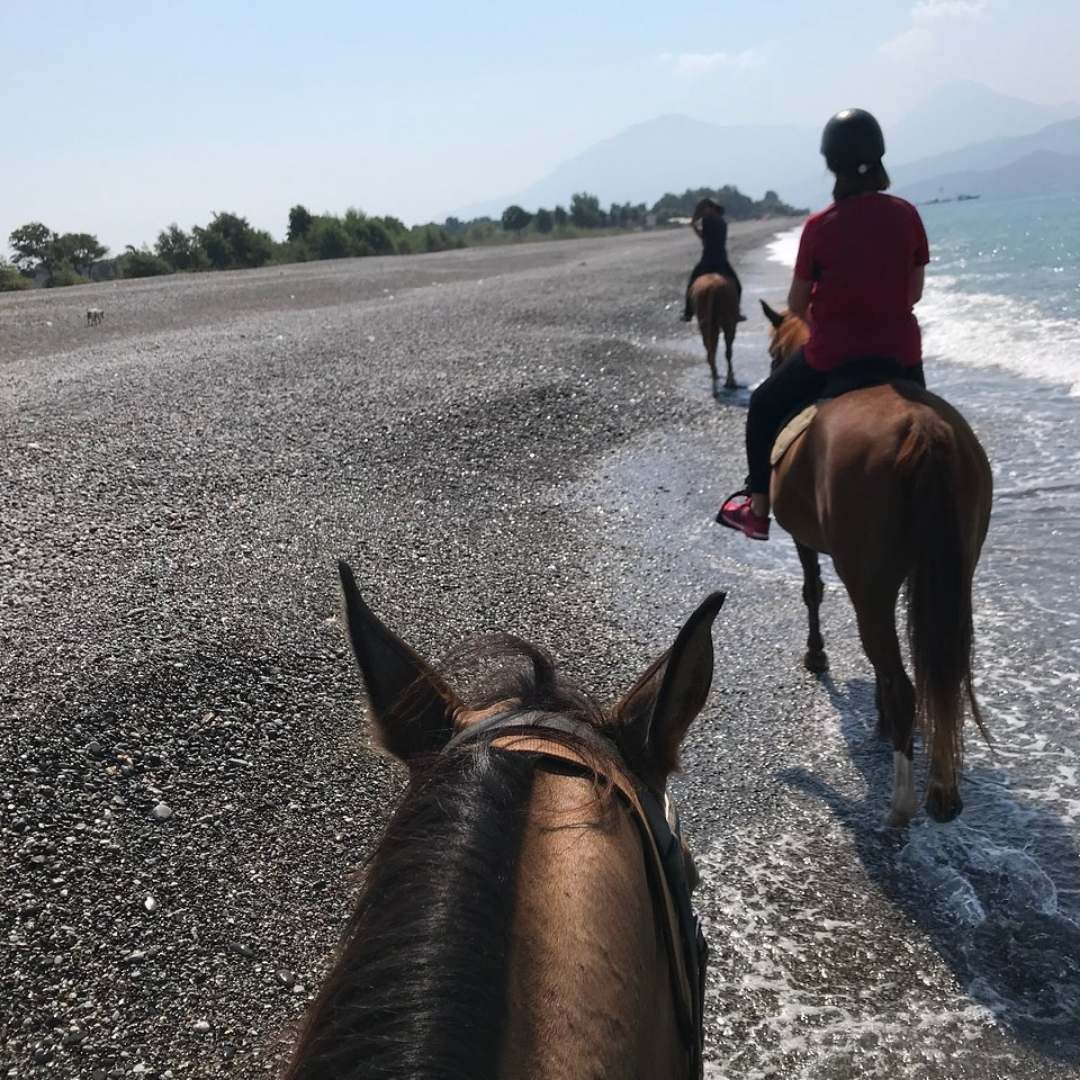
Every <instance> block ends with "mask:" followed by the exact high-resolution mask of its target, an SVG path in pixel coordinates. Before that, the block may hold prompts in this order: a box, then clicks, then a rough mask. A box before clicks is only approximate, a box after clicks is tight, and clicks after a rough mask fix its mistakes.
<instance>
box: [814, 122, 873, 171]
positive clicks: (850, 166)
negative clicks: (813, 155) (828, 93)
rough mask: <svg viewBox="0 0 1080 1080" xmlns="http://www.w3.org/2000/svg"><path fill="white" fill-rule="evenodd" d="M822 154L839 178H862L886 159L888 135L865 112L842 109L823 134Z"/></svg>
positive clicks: (827, 125) (826, 126)
mask: <svg viewBox="0 0 1080 1080" xmlns="http://www.w3.org/2000/svg"><path fill="white" fill-rule="evenodd" d="M821 152H822V154H824V155H825V164H826V165H828V166H829V168H830V169H831V170H832V171H833V172H834V173H836V174H837V175H853V174H854V175H858V176H862V175H863V174H864V173H867V172H869V171H870V169H872V168H873V167H874V166H875V165H877V164H878V163H879V162H880V161H881V159H882V158H883V157H884V156H885V136H884V135H883V134H882V132H881V125H880V124H879V123H878V122H877V121H876V120H875V119H874V117H873V116H872V115H871V114H870V113H868V112H867V111H866V110H865V109H842V110H841V111H840V112H838V113H837V114H836V115H835V116H834V117H833V118H832V119H831V120H830V121H829V122H828V123H827V124H826V125H825V130H824V131H823V132H822V133H821Z"/></svg>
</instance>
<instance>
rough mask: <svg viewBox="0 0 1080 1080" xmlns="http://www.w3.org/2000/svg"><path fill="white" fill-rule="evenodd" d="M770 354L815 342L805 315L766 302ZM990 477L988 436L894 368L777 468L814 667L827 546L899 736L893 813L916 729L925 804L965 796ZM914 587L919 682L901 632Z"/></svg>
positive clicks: (936, 812)
mask: <svg viewBox="0 0 1080 1080" xmlns="http://www.w3.org/2000/svg"><path fill="white" fill-rule="evenodd" d="M762 308H763V310H764V312H765V315H766V317H767V318H768V320H769V322H770V323H771V324H772V328H773V329H772V337H771V340H770V343H769V353H770V355H771V356H772V359H773V367H774V368H775V367H776V365H777V364H780V363H783V362H784V361H785V360H786V359H787V358H788V357H789V356H790V355H791V354H792V353H793V352H795V350H796V349H798V348H800V347H801V346H802V345H804V344H805V343H806V340H807V338H808V336H809V331H808V329H807V326H806V324H805V322H803V320H802V319H800V318H798V317H797V316H794V315H792V314H790V313H788V312H784V313H780V312H777V311H774V310H773V309H772V308H770V307H769V306H768V304H765V303H764V302H762ZM992 492H993V481H992V476H991V472H990V465H989V462H988V461H987V460H986V454H985V452H984V451H983V448H982V446H981V445H980V443H979V440H978V439H977V438H976V437H975V434H974V432H972V430H971V428H970V427H969V426H968V424H967V422H966V421H965V420H964V418H963V417H962V416H961V415H960V414H959V413H958V412H957V411H956V410H955V409H954V408H953V407H952V406H951V405H949V404H948V403H947V402H946V401H943V400H942V399H941V398H939V397H937V396H936V395H935V394H931V393H929V392H928V391H926V390H924V389H922V388H921V387H919V386H917V385H916V384H915V383H913V382H910V381H907V380H903V379H899V380H895V381H892V382H887V383H885V384H883V385H878V386H872V387H868V388H865V389H861V390H852V391H849V392H848V393H845V394H842V395H841V396H840V397H837V398H834V399H832V400H830V401H827V402H825V403H824V404H823V405H822V406H821V407H820V409H819V411H818V414H817V416H816V417H815V418H814V420H813V421H812V422H811V423H810V426H809V427H807V428H806V430H805V431H804V432H803V434H801V435H799V436H798V437H797V439H796V440H795V441H794V442H793V443H792V444H791V446H790V448H789V449H788V451H787V453H786V454H785V455H784V457H783V458H782V459H781V461H780V462H779V464H778V465H777V466H776V467H775V469H774V470H773V475H772V482H771V485H770V495H771V498H772V504H773V509H774V512H775V514H776V520H777V521H778V522H779V523H780V524H781V525H783V527H784V528H785V529H787V531H788V532H790V533H791V535H792V537H794V539H795V543H796V546H797V547H798V550H799V558H800V561H801V562H802V567H803V575H804V581H803V600H804V602H805V603H806V606H807V610H808V612H809V618H810V634H809V637H808V640H807V653H806V667H807V668H808V669H809V670H811V671H815V672H821V671H824V670H825V668H826V667H827V660H826V657H825V649H824V642H823V641H822V637H821V629H820V624H819V618H818V610H819V607H820V604H821V599H822V584H821V576H820V570H819V565H818V553H819V552H822V553H824V554H827V555H831V556H832V560H833V564H834V565H835V567H836V572H837V574H838V575H839V577H840V580H841V581H843V583H844V586H845V587H846V588H847V591H848V595H849V596H850V597H851V601H852V603H853V604H854V606H855V614H856V617H857V618H858V624H859V636H860V638H861V639H862V643H863V648H864V649H865V650H866V655H867V657H868V658H869V660H870V662H871V663H872V664H873V666H874V672H875V674H876V676H877V703H878V730H879V733H880V734H881V735H882V736H883V737H885V738H887V739H889V740H890V741H891V742H892V744H893V749H894V756H893V761H894V782H893V803H892V809H891V812H890V815H889V822H890V824H893V825H902V824H904V823H905V822H906V821H908V820H909V819H910V818H911V817H912V815H913V814H914V813H915V810H916V798H915V788H914V779H913V776H912V750H913V745H912V733H913V729H914V726H915V724H916V723H918V724H919V726H920V727H921V728H922V731H923V734H924V737H925V739H926V743H927V749H928V753H929V757H930V780H929V784H928V786H927V794H926V805H927V810H928V811H929V813H930V814H931V816H932V817H934V818H936V819H937V820H938V821H948V820H949V819H951V818H953V817H955V816H956V815H957V814H958V813H959V812H960V810H961V808H962V805H963V804H962V803H961V801H960V793H959V787H958V773H959V769H960V766H961V763H962V758H963V723H964V712H965V702H966V703H967V704H968V705H969V706H970V710H971V713H972V716H973V718H974V720H975V722H976V723H977V724H978V726H979V727H980V729H981V730H983V734H984V735H985V733H986V732H985V729H984V728H983V725H982V718H981V716H980V713H979V708H978V704H977V702H976V700H975V693H974V690H973V687H972V663H973V653H974V627H973V620H972V598H971V592H972V579H973V577H974V574H975V566H976V564H977V562H978V559H979V554H980V552H981V550H982V544H983V540H984V539H985V537H986V531H987V527H988V525H989V521H990V507H991V502H992ZM905 585H906V591H907V632H908V641H909V644H910V652H911V661H912V664H913V666H914V669H915V672H914V674H915V683H914V686H913V685H912V682H911V680H910V679H909V678H908V675H907V672H906V671H905V668H904V662H903V659H902V657H901V653H900V645H899V642H898V640H897V634H896V618H895V610H896V602H897V599H898V596H899V593H900V589H901V587H903V586H905Z"/></svg>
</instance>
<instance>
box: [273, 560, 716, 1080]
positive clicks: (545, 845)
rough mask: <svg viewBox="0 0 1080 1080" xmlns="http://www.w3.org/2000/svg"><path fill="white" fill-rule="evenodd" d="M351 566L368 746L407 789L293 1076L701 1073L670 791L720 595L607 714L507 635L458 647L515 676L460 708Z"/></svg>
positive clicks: (706, 666) (349, 604)
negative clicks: (395, 769)
mask: <svg viewBox="0 0 1080 1080" xmlns="http://www.w3.org/2000/svg"><path fill="white" fill-rule="evenodd" d="M340 571H341V578H342V585H343V589H344V596H345V615H346V620H347V623H348V629H349V636H350V638H351V640H352V645H353V649H354V652H355V654H356V659H357V661H358V663H359V666H360V669H361V671H362V673H363V677H364V682H365V684H366V687H367V692H368V699H369V703H370V711H371V722H372V724H373V727H374V731H375V735H376V737H377V739H378V741H379V743H381V745H382V746H383V747H384V748H385V749H386V750H387V751H389V753H390V754H392V755H393V756H394V757H395V758H397V759H398V760H399V761H400V762H402V763H403V764H404V765H406V766H407V768H408V771H409V782H408V786H407V788H406V790H405V793H404V796H403V798H402V800H401V803H400V805H399V806H398V807H397V809H396V811H395V812H394V814H393V816H392V818H391V820H390V823H389V825H388V827H387V829H386V833H385V835H384V836H383V838H382V841H381V842H380V844H379V845H378V847H377V849H376V850H375V852H374V854H373V856H372V858H371V859H370V861H369V863H368V866H367V869H366V873H365V878H364V882H363V885H362V888H361V890H360V895H359V898H358V900H357V903H356V908H355V910H354V912H353V915H352V918H351V920H350V921H349V924H348V926H347V928H346V930H345V934H344V938H343V941H342V944H341V947H340V950H339V953H338V956H337V960H336V962H335V964H334V966H333V968H332V970H331V971H330V973H329V975H328V977H327V979H326V980H325V982H324V984H323V986H322V988H321V990H320V992H319V994H318V997H317V998H316V1000H315V1002H314V1003H313V1005H312V1006H311V1007H310V1009H309V1011H308V1014H307V1017H306V1019H305V1022H304V1025H303V1030H302V1032H301V1034H300V1037H299V1041H298V1043H297V1045H296V1047H295V1049H294V1052H293V1054H292V1059H291V1062H290V1064H289V1066H288V1071H287V1073H286V1075H287V1076H288V1077H289V1078H290V1080H316V1078H318V1080H345V1078H357V1080H358V1078H360V1077H364V1078H368V1077H378V1078H391V1077H393V1078H398V1077H400V1078H402V1080H404V1078H409V1080H425V1078H430V1080H436V1078H437V1080H488V1078H515V1080H518V1078H520V1080H526V1078H529V1080H571V1078H578V1077H619V1078H634V1077H636V1078H640V1080H646V1078H648V1080H653V1078H655V1077H665V1078H668V1077H670V1078H687V1077H689V1078H693V1077H698V1076H700V1075H701V1070H702V1065H701V1033H702V1031H703V1026H702V1023H701V1001H702V997H701V996H700V995H701V994H702V992H703V991H702V990H701V988H702V987H703V983H702V982H701V981H700V975H701V967H702V966H703V959H702V960H701V962H700V963H698V962H697V961H693V960H687V959H686V954H685V953H684V951H683V949H682V948H681V944H682V942H681V941H680V938H681V936H682V935H681V932H680V930H681V926H682V921H683V915H682V914H676V917H675V919H674V926H675V930H674V931H673V930H672V924H673V920H672V917H671V916H672V907H673V904H675V905H676V906H678V905H679V904H680V903H681V904H682V907H680V911H682V910H683V909H685V911H691V909H690V900H689V892H690V888H691V887H692V878H693V870H692V862H691V860H690V856H689V852H688V851H687V850H686V848H685V845H684V844H682V842H681V839H680V837H679V834H678V828H677V825H671V826H670V827H669V825H668V824H667V822H670V821H671V820H672V815H671V813H670V812H668V811H667V810H666V808H667V807H669V806H670V802H669V800H667V797H666V784H667V778H668V776H669V775H670V774H671V772H672V771H673V770H675V769H676V768H677V767H678V751H679V745H680V743H681V742H682V739H683V736H684V735H685V734H686V731H687V729H688V728H689V726H690V724H691V722H692V721H693V719H694V717H695V716H696V715H697V714H698V712H699V711H700V710H701V708H702V707H703V705H704V704H705V700H706V697H707V696H708V693H709V687H710V684H711V681H712V670H713V644H712V624H713V620H714V619H715V617H716V613H717V611H718V610H719V608H720V605H721V604H722V603H723V599H724V598H723V595H722V594H720V593H714V594H713V595H712V596H710V597H709V598H708V599H706V600H705V601H704V603H702V604H701V606H700V607H699V608H698V609H697V611H696V612H694V614H693V615H692V616H691V617H690V619H689V620H688V621H687V622H686V624H685V625H684V626H683V628H682V630H680V632H679V634H678V636H677V637H676V639H675V643H674V645H673V646H672V647H671V649H670V650H668V652H666V653H665V654H664V655H663V656H661V657H660V658H659V659H658V660H657V661H656V662H655V663H653V664H652V665H651V666H650V667H649V668H648V669H647V670H646V671H645V672H644V674H643V675H642V676H641V677H640V678H639V679H638V680H637V682H636V683H635V684H634V685H633V687H632V688H631V689H630V690H629V691H628V692H627V694H626V695H625V696H624V697H623V698H622V699H621V700H620V701H619V702H618V703H617V704H616V705H615V706H614V707H613V708H611V709H608V710H601V709H600V708H598V707H597V706H596V705H595V704H593V702H592V700H591V699H590V698H589V697H587V696H586V695H585V694H583V693H581V692H580V691H578V690H576V689H574V688H573V687H571V686H570V685H569V684H567V683H565V682H564V681H562V680H561V679H560V678H559V677H558V676H556V674H555V671H554V669H553V666H552V662H551V660H550V659H549V658H548V657H547V656H546V655H545V654H544V653H542V652H541V651H539V650H538V649H535V648H533V647H532V646H529V645H526V644H525V643H524V642H521V641H518V640H517V639H515V638H510V637H508V636H507V637H504V638H501V639H499V643H500V645H501V648H500V650H499V651H497V652H496V651H494V650H493V649H492V648H491V647H490V646H489V648H488V649H487V650H486V651H483V652H473V651H470V652H467V653H463V654H462V655H463V656H464V658H465V659H466V660H467V661H468V662H470V663H472V662H473V661H480V660H483V661H486V662H487V663H488V665H489V666H490V664H491V663H492V662H499V663H500V664H501V665H503V669H502V671H501V674H500V675H499V676H498V677H497V679H496V680H495V682H494V683H493V684H492V685H491V686H489V687H488V689H486V690H484V691H483V692H482V694H481V696H479V697H474V698H473V699H472V700H471V701H470V703H468V704H466V703H465V702H464V701H463V700H461V699H460V698H459V697H458V696H457V694H456V693H455V691H453V690H452V689H451V688H450V686H449V685H448V683H447V682H446V681H445V680H444V679H443V677H442V676H441V675H439V674H437V673H436V672H435V670H434V669H432V668H431V667H430V666H429V665H428V664H427V663H426V662H425V661H424V660H422V659H421V658H420V657H419V656H418V655H417V654H416V653H415V652H414V651H413V650H412V649H410V648H409V647H408V646H407V645H406V644H405V643H404V642H403V641H402V640H401V639H400V638H398V637H397V636H396V635H395V634H394V633H393V632H392V631H390V630H389V629H388V628H387V627H386V626H385V625H384V624H383V623H382V622H380V620H379V619H378V618H377V617H376V616H375V615H374V614H373V613H372V611H371V609H370V608H369V607H368V606H367V605H366V604H365V603H364V601H363V600H362V599H361V596H360V593H359V592H358V591H357V588H356V583H355V580H354V578H353V575H352V572H351V570H350V569H349V568H348V566H346V565H345V564H344V563H342V564H340ZM511 660H513V661H516V663H517V667H516V669H515V668H514V667H506V666H505V665H507V664H508V663H509V662H510V661H511ZM522 664H524V665H525V670H523V669H522V666H521V665H522ZM475 667H476V665H475V664H474V669H475ZM643 806H651V807H653V809H652V810H651V811H649V813H651V814H655V813H656V812H657V809H656V808H657V807H659V811H658V812H659V814H660V825H659V827H658V828H654V827H653V820H652V819H651V818H650V822H649V825H648V827H646V828H644V829H643V828H642V827H641V816H640V815H641V813H642V807H643ZM665 814H666V817H665ZM661 834H662V836H663V840H664V842H663V844H662V845H661V844H660V843H659V840H658V836H660V835H661ZM658 852H659V854H658ZM658 862H659V864H660V865H662V869H661V871H660V873H659V877H660V880H659V881H658V880H657V874H656V872H655V867H656V865H658ZM673 877H675V878H678V880H679V881H680V882H681V883H682V888H681V889H678V888H675V887H673V886H672V884H671V883H672V879H673ZM676 894H678V895H676ZM680 897H681V900H680ZM687 918H689V919H690V921H691V922H692V921H693V918H692V915H691V916H688V917H687ZM695 930H696V926H695ZM672 936H674V946H673V944H672ZM697 944H698V939H697V934H696V933H695V946H697ZM695 955H698V954H697V953H695ZM692 983H693V984H695V988H694V989H693V990H692V989H691V984H692Z"/></svg>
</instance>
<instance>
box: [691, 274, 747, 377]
mask: <svg viewBox="0 0 1080 1080" xmlns="http://www.w3.org/2000/svg"><path fill="white" fill-rule="evenodd" d="M690 298H691V300H693V302H694V310H695V311H696V312H697V321H698V329H699V330H700V331H701V340H702V342H704V344H705V359H706V360H708V362H709V371H710V372H711V373H712V380H713V383H714V384H715V383H716V381H717V379H719V378H720V375H719V373H718V372H717V370H716V350H717V347H718V345H719V342H720V333H721V331H723V334H724V358H725V359H726V360H727V378H726V379H725V380H724V389H725V390H734V389H735V371H734V369H733V368H732V366H731V348H732V346H733V345H734V343H735V328H736V327H737V326H738V325H739V290H738V289H737V288H736V287H735V282H733V281H729V280H728V279H727V278H726V277H724V276H723V275H721V274H702V275H701V277H699V278H698V279H697V280H696V281H695V282H694V284H693V285H692V286H691V287H690Z"/></svg>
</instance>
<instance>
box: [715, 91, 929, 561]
mask: <svg viewBox="0 0 1080 1080" xmlns="http://www.w3.org/2000/svg"><path fill="white" fill-rule="evenodd" d="M821 152H822V154H824V155H825V164H826V165H828V167H829V169H830V170H831V171H832V172H833V173H834V174H835V176H836V184H835V186H834V187H833V199H834V200H835V201H834V202H833V204H832V205H831V206H829V207H827V208H826V209H824V210H822V211H821V212H820V213H817V214H813V215H812V216H811V217H810V218H808V219H807V222H806V224H805V225H804V226H803V232H802V239H801V240H800V242H799V255H798V258H797V260H796V262H795V274H794V277H793V279H792V282H791V292H790V293H789V295H788V310H789V311H790V312H791V313H792V314H793V315H798V316H800V317H803V318H805V319H806V321H807V324H808V325H809V329H810V339H809V341H808V342H807V343H806V346H805V348H803V349H800V350H799V351H798V352H797V353H795V354H794V355H793V356H791V357H790V358H789V359H788V360H786V361H785V362H784V363H783V364H781V365H780V366H779V367H778V368H777V369H776V370H775V371H774V372H773V373H772V374H771V375H770V376H769V377H768V378H767V379H766V380H765V381H764V382H763V383H762V384H761V385H760V386H759V387H758V388H757V389H756V390H755V391H754V393H753V394H752V395H751V398H750V409H749V411H748V413H747V418H746V456H747V459H748V461H749V464H750V483H749V494H748V493H747V491H745V490H744V491H739V492H736V493H735V494H734V495H732V496H730V497H729V498H728V499H726V500H725V501H724V504H723V506H722V507H721V508H720V514H719V517H718V518H717V520H718V521H719V522H720V524H721V525H727V526H728V527H729V528H732V529H737V530H738V531H739V532H741V533H744V534H745V535H746V536H748V537H750V538H751V539H752V540H767V539H768V538H769V480H770V468H769V456H770V453H771V450H772V444H773V440H774V439H775V438H776V436H777V434H778V432H779V428H780V425H781V424H782V423H783V422H784V420H785V418H787V417H788V416H791V415H792V414H793V413H795V412H796V411H798V410H799V409H801V408H803V407H804V406H805V405H809V404H811V403H812V402H814V401H815V400H816V399H817V398H818V397H820V396H821V393H822V391H823V390H824V389H825V384H826V382H827V381H828V378H829V374H830V373H831V372H833V371H834V370H835V369H837V368H839V367H842V366H844V365H847V364H851V365H853V366H854V365H857V364H859V362H860V361H862V362H864V363H865V362H866V361H867V360H876V361H881V360H889V361H893V362H895V364H897V365H898V366H899V367H901V368H903V369H905V372H906V374H907V375H908V376H909V377H910V378H911V379H913V380H914V381H916V382H917V383H918V384H919V385H920V386H925V385H926V381H925V379H924V377H923V368H922V343H921V338H920V334H919V323H918V321H917V320H916V318H915V315H914V313H913V312H912V310H911V309H912V307H913V306H914V305H915V304H917V303H918V302H919V300H920V299H922V293H923V278H924V274H925V268H926V264H927V263H928V262H929V261H930V249H929V245H928V244H927V240H926V231H925V229H924V228H923V223H922V219H921V218H920V217H919V212H918V211H917V210H916V209H915V207H914V206H912V205H911V204H910V203H907V202H904V200H903V199H897V198H895V197H894V196H892V195H885V194H883V192H884V191H885V190H886V188H888V186H889V176H888V173H886V171H885V166H884V165H883V164H882V162H881V159H882V158H883V157H884V155H885V137H884V135H882V133H881V128H880V126H879V125H878V122H877V121H876V120H875V119H874V118H873V116H871V115H870V113H868V112H865V111H864V110H862V109H845V110H844V111H843V112H839V113H837V114H836V115H835V116H834V117H833V118H832V119H831V120H830V121H829V122H828V124H826V125H825V131H824V133H823V135H822V137H821Z"/></svg>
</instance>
